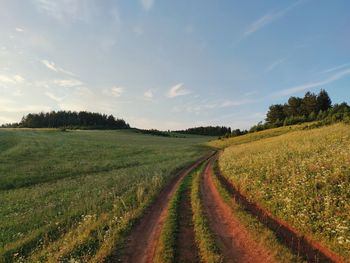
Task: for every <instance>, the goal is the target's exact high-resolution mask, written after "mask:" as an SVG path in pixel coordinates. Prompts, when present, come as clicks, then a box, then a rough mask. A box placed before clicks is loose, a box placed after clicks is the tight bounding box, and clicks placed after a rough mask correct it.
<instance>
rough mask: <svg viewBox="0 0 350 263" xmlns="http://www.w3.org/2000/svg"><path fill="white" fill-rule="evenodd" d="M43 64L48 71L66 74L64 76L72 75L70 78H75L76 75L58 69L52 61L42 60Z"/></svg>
mask: <svg viewBox="0 0 350 263" xmlns="http://www.w3.org/2000/svg"><path fill="white" fill-rule="evenodd" d="M41 63H43V64H44V65H45V66H46V67H47V68H48V69H50V70H52V71H55V72H61V73H64V74H67V75H70V76H73V77H75V76H76V75H75V74H74V73H72V72H70V71H67V70H65V69H63V68H61V67H58V66H57V65H56V64H55V63H54V62H52V61H48V60H45V59H43V60H41Z"/></svg>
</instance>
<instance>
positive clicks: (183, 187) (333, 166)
mask: <svg viewBox="0 0 350 263" xmlns="http://www.w3.org/2000/svg"><path fill="white" fill-rule="evenodd" d="M208 139H211V138H210V137H199V136H186V138H174V137H162V136H151V135H143V134H139V133H135V132H132V131H69V132H62V131H58V130H49V129H46V130H45V129H41V130H30V129H27V130H8V129H2V130H0V147H1V148H2V149H3V151H2V152H1V153H0V163H1V166H0V175H1V177H0V183H1V184H0V185H1V188H0V201H1V204H4V205H2V206H1V207H0V214H1V218H0V233H1V236H0V238H1V239H0V242H1V246H3V249H2V250H1V251H0V253H1V254H0V259H1V260H2V261H4V262H12V261H18V262H20V261H29V262H57V261H61V262H68V261H71V260H73V259H74V260H76V261H77V262H116V261H118V262H119V261H121V262H133V263H134V262H178V261H181V260H185V261H186V259H187V260H188V259H191V260H189V261H197V260H198V259H200V260H201V261H202V262H240V263H241V262H305V261H307V260H309V261H310V262H323V261H322V260H325V261H326V262H342V261H341V259H338V257H337V256H336V255H334V254H332V252H330V250H331V251H333V252H335V253H336V254H338V255H340V256H342V257H343V258H348V257H349V254H348V253H349V239H350V238H349V228H350V225H349V222H350V218H349V215H348V213H347V211H348V210H349V208H350V207H349V199H350V189H349V183H350V181H349V176H348V175H349V174H348V170H349V169H348V167H349V164H350V155H349V153H350V128H349V126H348V125H344V124H337V125H332V126H328V127H323V128H320V129H311V130H310V129H306V130H305V125H297V126H292V127H290V128H289V127H282V128H277V129H271V130H266V131H263V132H256V133H252V134H248V135H243V136H240V137H235V138H230V139H225V140H213V141H210V142H209V143H208V142H207V141H208ZM208 144H209V145H211V146H215V148H222V147H226V148H224V150H223V151H222V152H221V153H219V154H215V155H213V153H214V152H215V151H213V148H210V147H208V146H205V145H208ZM225 180H226V181H225ZM234 189H238V191H239V193H238V194H242V195H244V196H243V197H242V198H243V199H244V198H246V199H244V200H248V202H252V203H254V204H258V205H259V206H261V207H262V209H265V210H263V212H262V214H259V213H256V212H255V210H254V209H250V207H251V205H250V204H248V205H247V204H246V203H247V201H244V200H243V202H242V200H241V199H242V198H241V197H239V196H237V194H236V193H235V192H234V191H237V190H234ZM259 209H260V208H259ZM270 213H271V215H272V216H273V217H275V219H274V218H272V219H271V218H270ZM280 219H281V220H283V222H287V223H288V224H289V225H290V226H292V227H293V228H294V229H293V230H289V229H287V230H286V231H287V232H281V227H282V228H283V227H284V225H282V223H283V222H282V221H279V220H280ZM274 220H276V221H274ZM269 222H270V223H269ZM271 222H272V223H271ZM281 222H282V223H281ZM293 231H294V232H293ZM284 235H285V236H284ZM294 235H296V236H297V237H298V238H299V237H301V236H303V235H307V236H308V237H311V238H312V239H313V240H316V241H320V244H321V245H323V246H324V249H323V248H322V251H321V250H317V249H318V247H317V246H318V245H319V244H315V243H312V244H311V245H309V244H308V246H309V247H307V248H306V250H305V249H304V250H303V249H302V250H300V249H299V247H298V246H297V247H296V246H295V245H293V244H294V243H295V242H296V243H298V242H299V241H295V240H299V239H295V238H294V237H295V236H294ZM289 237H291V239H292V241H291V242H290V241H289ZM301 239H302V240H303V238H301ZM293 240H294V241H293ZM293 242H294V243H293ZM189 248H190V249H189ZM315 248H316V249H315ZM329 249H330V250H329ZM320 251H321V252H322V253H323V251H326V252H325V253H326V254H322V255H321V257H323V256H324V258H321V257H320ZM328 252H329V253H330V254H327V253H328ZM308 253H310V254H308ZM333 255H334V257H333ZM320 258H321V261H320ZM1 260H0V262H1Z"/></svg>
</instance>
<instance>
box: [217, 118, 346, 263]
mask: <svg viewBox="0 0 350 263" xmlns="http://www.w3.org/2000/svg"><path fill="white" fill-rule="evenodd" d="M279 129H285V128H279ZM276 131H278V130H277V129H274V130H269V131H264V132H265V133H266V134H265V135H266V137H270V138H266V139H262V140H253V141H252V142H250V143H249V142H248V141H246V143H241V141H239V137H237V138H233V139H230V140H231V142H232V145H233V146H231V147H228V148H226V149H225V150H224V152H223V154H222V155H221V157H220V159H219V167H220V170H221V171H222V173H223V175H224V176H225V177H226V178H227V179H228V180H229V181H231V182H232V183H233V184H234V185H235V186H236V187H237V188H238V189H239V190H240V191H241V192H243V193H244V194H245V195H247V196H248V197H249V198H250V199H251V200H252V201H254V202H257V203H259V204H262V205H263V206H264V207H265V208H267V209H268V210H269V211H271V212H272V213H273V214H274V215H275V216H277V217H278V218H281V219H283V220H285V221H287V222H288V223H290V224H291V225H292V226H293V227H295V228H296V229H297V230H298V231H300V232H301V233H302V234H307V235H310V236H312V237H313V238H314V239H316V240H318V241H320V242H321V243H323V244H324V245H326V246H327V247H329V248H330V249H331V250H333V251H334V252H336V253H337V254H339V255H341V256H343V257H344V258H350V253H349V252H350V218H349V213H348V211H349V210H350V205H349V204H350V179H349V178H350V177H349V167H350V127H349V125H346V124H335V125H332V126H327V127H322V128H319V129H312V130H296V131H295V132H291V133H288V134H284V135H281V136H273V137H272V136H268V133H269V132H273V133H275V132H276ZM258 134H259V133H257V135H258ZM245 136H249V135H245ZM245 136H242V137H241V138H242V139H244V137H245ZM234 139H236V140H234ZM242 139H241V140H242ZM246 139H247V137H246ZM218 144H219V145H220V142H218Z"/></svg>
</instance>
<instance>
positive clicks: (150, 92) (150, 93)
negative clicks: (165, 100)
mask: <svg viewBox="0 0 350 263" xmlns="http://www.w3.org/2000/svg"><path fill="white" fill-rule="evenodd" d="M143 96H144V97H145V98H146V99H148V100H151V99H152V98H153V96H154V94H153V90H151V89H149V90H147V91H145V93H144V94H143Z"/></svg>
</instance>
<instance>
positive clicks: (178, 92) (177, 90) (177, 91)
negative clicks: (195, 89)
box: [168, 83, 191, 98]
mask: <svg viewBox="0 0 350 263" xmlns="http://www.w3.org/2000/svg"><path fill="white" fill-rule="evenodd" d="M190 93H191V91H190V90H188V89H185V87H184V84H183V83H179V84H176V85H175V86H173V87H171V88H170V90H169V91H168V97H169V98H175V97H178V96H184V95H187V94H190Z"/></svg>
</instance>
